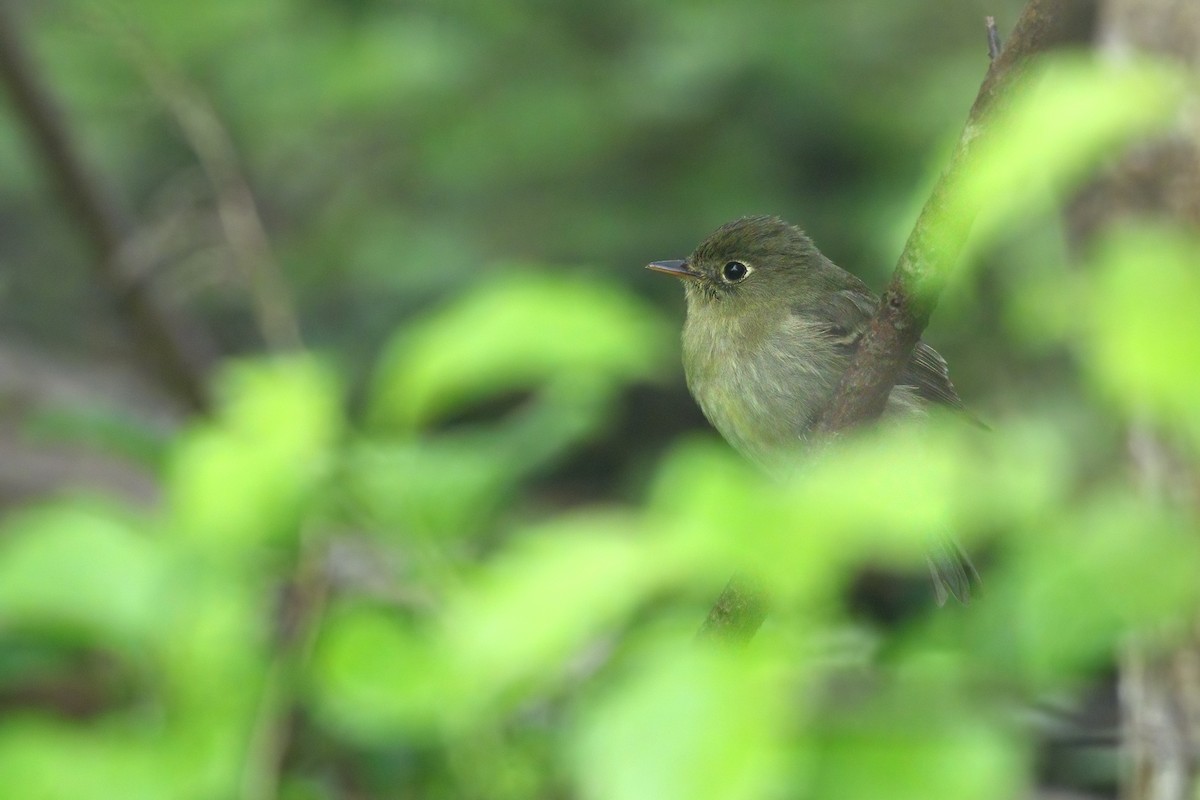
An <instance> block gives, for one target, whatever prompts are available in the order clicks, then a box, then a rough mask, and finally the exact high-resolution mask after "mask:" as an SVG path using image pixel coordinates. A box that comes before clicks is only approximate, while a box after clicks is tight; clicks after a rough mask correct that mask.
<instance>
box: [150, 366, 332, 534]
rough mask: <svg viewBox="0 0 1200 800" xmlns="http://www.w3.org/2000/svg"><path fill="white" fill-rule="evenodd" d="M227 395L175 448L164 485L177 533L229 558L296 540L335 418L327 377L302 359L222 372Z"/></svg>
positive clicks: (326, 457)
mask: <svg viewBox="0 0 1200 800" xmlns="http://www.w3.org/2000/svg"><path fill="white" fill-rule="evenodd" d="M225 396H226V400H225V403H224V405H223V407H222V409H221V411H220V413H219V415H218V417H217V420H216V421H215V422H213V423H209V424H204V425H200V426H198V427H197V428H195V429H193V430H192V431H191V432H190V433H189V434H187V435H186V436H185V437H184V439H183V441H182V442H181V444H180V445H179V446H178V447H177V448H176V450H175V453H174V455H173V458H172V461H171V465H170V470H169V476H168V487H167V489H168V494H169V497H170V501H171V511H172V515H173V516H172V519H173V523H172V524H173V525H174V526H175V527H176V529H177V530H179V531H180V532H182V533H184V534H185V535H186V536H187V537H188V538H190V539H191V540H192V541H194V542H199V543H204V544H205V545H206V546H209V547H211V548H213V549H214V552H218V551H224V552H226V553H229V554H232V553H236V552H238V551H239V550H240V549H241V548H243V547H247V546H251V545H254V544H256V543H260V542H262V541H264V540H268V539H270V538H272V537H275V536H284V535H294V533H295V527H294V526H295V523H296V522H297V519H298V514H299V513H300V509H301V507H302V506H303V505H304V504H305V503H306V502H308V501H309V500H310V499H311V497H312V494H313V491H314V490H315V489H316V488H317V486H318V485H319V482H320V480H321V479H322V478H323V477H324V474H325V471H326V470H327V469H328V467H329V463H328V462H329V459H330V447H331V446H332V444H333V443H334V439H335V437H337V436H338V434H339V433H340V427H341V414H340V409H339V398H338V394H337V391H336V388H335V384H334V381H333V380H332V378H331V376H330V375H329V374H328V373H327V372H326V371H325V370H323V369H322V368H320V367H319V366H317V365H316V364H315V363H313V362H311V361H307V360H303V359H294V360H288V361H276V362H270V363H263V364H255V365H251V364H244V365H240V366H238V367H236V368H234V369H232V370H231V371H230V372H228V373H227V374H226V376H225Z"/></svg>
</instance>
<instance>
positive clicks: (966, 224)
mask: <svg viewBox="0 0 1200 800" xmlns="http://www.w3.org/2000/svg"><path fill="white" fill-rule="evenodd" d="M1095 18H1096V3H1095V0H1029V2H1028V3H1026V5H1025V8H1024V9H1023V10H1022V11H1021V16H1020V17H1019V18H1018V20H1017V24H1016V26H1015V27H1014V28H1013V32H1012V35H1011V36H1010V37H1009V39H1008V41H1007V42H1006V43H1005V44H1004V46H1003V48H1002V49H1001V50H1000V53H999V55H998V56H996V57H994V58H992V59H991V63H990V66H989V67H988V71H987V74H986V75H985V77H984V80H983V85H982V86H980V88H979V93H978V95H977V96H976V97H975V102H974V103H973V104H972V106H971V110H970V112H969V113H968V115H967V121H966V124H965V125H964V127H963V131H962V134H961V135H960V136H959V140H958V143H957V145H956V146H955V148H954V152H953V154H952V155H951V158H950V164H949V166H948V167H947V168H946V170H945V172H943V173H942V175H941V177H940V178H939V179H938V182H937V184H936V185H935V186H934V188H933V192H932V194H931V195H930V197H929V199H928V200H927V201H926V202H925V206H924V207H923V208H922V210H921V213H920V215H919V216H918V218H917V222H916V224H915V225H914V227H913V230H912V233H911V234H909V237H908V242H907V243H906V244H905V246H904V251H903V252H902V253H901V254H900V260H899V263H897V265H896V269H895V272H894V273H893V274H892V280H891V283H890V284H889V285H888V287H887V290H886V291H885V292H884V294H883V298H882V299H881V301H880V304H879V308H878V309H877V310H876V312H875V316H874V317H873V318H872V320H871V324H870V327H869V328H868V329H867V332H866V334H865V335H864V336H863V338H862V341H861V343H860V344H859V348H858V351H857V352H856V353H855V356H854V358H853V360H852V361H851V363H850V367H849V369H847V370H846V372H845V373H844V374H843V375H842V379H841V381H840V382H839V384H838V387H837V390H836V392H835V393H834V397H833V400H832V401H831V402H830V404H829V406H828V407H827V408H826V409H825V411H824V413H823V414H822V415H821V417H820V418H819V419H818V421H817V424H816V426H815V432H816V434H817V436H830V435H834V434H836V433H838V432H839V431H842V430H846V429H848V428H852V427H854V426H856V425H860V424H862V423H864V422H869V421H870V420H873V419H875V418H876V417H878V416H879V415H880V414H881V413H883V409H884V406H885V405H886V403H887V398H888V394H889V393H890V392H891V390H892V388H893V387H894V386H895V385H896V381H897V379H898V378H899V377H900V373H901V371H902V370H903V369H904V366H905V365H906V364H907V363H908V360H909V358H910V357H911V356H912V351H913V348H914V347H915V346H916V344H917V340H919V339H920V338H921V333H922V332H923V331H924V330H925V326H926V325H928V324H929V318H930V316H931V315H932V314H933V310H934V308H935V307H936V306H937V301H938V296H939V295H940V294H941V292H942V289H943V288H944V287H945V284H946V279H947V277H948V276H949V274H950V271H951V269H952V268H953V267H954V264H955V262H956V261H957V260H958V258H959V256H960V255H961V254H962V251H963V247H964V246H965V245H966V241H967V235H968V233H969V232H970V229H971V225H972V223H973V222H974V220H975V217H976V216H977V215H978V212H979V209H978V208H971V207H968V206H965V205H964V204H962V203H961V202H960V200H959V198H960V197H961V196H962V194H961V193H959V192H956V191H955V188H956V185H957V184H958V182H959V181H960V180H962V176H963V175H964V174H965V173H966V172H967V171H968V170H970V169H971V166H972V164H971V161H972V158H971V156H972V151H973V149H974V148H973V145H974V144H975V142H976V141H977V140H978V139H979V137H981V136H983V135H985V133H986V127H987V118H988V116H989V115H990V114H992V113H993V112H994V111H995V109H996V108H997V107H999V106H1001V105H1002V104H1003V103H1004V101H1005V97H1006V95H1007V93H1008V90H1009V88H1010V87H1011V86H1012V85H1013V84H1014V83H1017V82H1018V81H1020V79H1021V77H1022V76H1023V75H1024V74H1025V73H1026V71H1027V70H1028V67H1029V66H1030V64H1031V63H1032V62H1033V61H1034V60H1035V59H1036V57H1037V56H1039V55H1041V54H1043V53H1045V52H1048V51H1050V50H1052V49H1055V48H1057V47H1061V46H1063V45H1069V44H1081V43H1086V42H1089V41H1090V40H1091V36H1092V31H1093V29H1094V26H1095ZM990 39H991V37H990V36H989V40H990ZM765 608H766V601H765V599H764V598H763V597H762V595H761V594H760V593H759V592H758V590H757V589H755V588H754V587H753V586H752V585H749V584H747V583H746V582H745V581H744V580H742V579H739V578H737V577H735V578H734V579H733V580H731V581H730V582H729V584H728V585H727V586H726V587H725V589H724V591H723V592H722V593H721V596H720V597H718V598H717V601H716V603H715V604H714V605H713V608H712V610H711V611H710V612H709V615H708V619H707V620H706V621H705V623H704V627H703V628H702V630H701V633H702V634H705V635H711V636H716V637H720V638H727V639H731V640H734V641H738V640H742V641H744V640H748V639H749V638H751V637H752V636H753V635H754V633H755V631H756V630H757V629H758V627H759V625H761V623H762V621H763V619H764V618H765V616H766V615H765Z"/></svg>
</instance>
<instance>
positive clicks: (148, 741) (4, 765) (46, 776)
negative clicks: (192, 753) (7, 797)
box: [0, 719, 193, 800]
mask: <svg viewBox="0 0 1200 800" xmlns="http://www.w3.org/2000/svg"><path fill="white" fill-rule="evenodd" d="M160 756H161V753H160V751H159V748H158V747H157V746H156V741H155V738H154V737H153V736H131V735H130V733H129V731H128V730H127V729H126V728H125V727H124V726H123V725H122V724H120V723H117V724H113V723H109V724H104V725H97V726H92V727H90V728H82V727H80V726H77V725H70V724H67V723H62V722H56V723H50V722H40V721H35V720H29V719H10V720H8V721H7V722H6V723H5V724H4V725H2V726H0V784H3V785H4V787H5V791H7V792H10V793H12V795H13V796H16V797H27V798H37V800H111V798H114V797H120V798H123V799H125V798H127V799H128V800H160V798H163V797H171V796H179V795H181V794H190V790H191V789H192V788H193V787H189V786H188V785H187V784H186V782H185V781H182V780H180V779H179V776H173V775H171V774H170V772H169V770H168V769H167V767H166V765H165V764H164V763H163V762H162V761H161V760H160Z"/></svg>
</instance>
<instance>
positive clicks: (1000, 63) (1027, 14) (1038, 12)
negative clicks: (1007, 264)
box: [816, 0, 1096, 434]
mask: <svg viewBox="0 0 1200 800" xmlns="http://www.w3.org/2000/svg"><path fill="white" fill-rule="evenodd" d="M1095 13H1096V8H1095V2H1094V0H1030V2H1029V3H1027V4H1026V5H1025V8H1024V10H1023V11H1022V12H1021V16H1020V18H1019V19H1018V20H1017V24H1016V27H1015V28H1014V29H1013V32H1012V35H1011V36H1010V37H1009V39H1008V42H1007V43H1006V44H1005V45H1004V48H1003V49H1002V50H1001V51H1000V56H999V57H998V58H996V59H995V60H993V61H992V62H991V66H990V67H989V68H988V71H987V75H986V76H985V78H984V80H983V85H982V86H981V87H980V88H979V94H978V95H977V96H976V98H975V103H974V104H973V105H972V106H971V111H970V113H968V115H967V122H966V125H965V126H964V127H963V132H962V135H961V136H960V137H959V140H958V144H957V145H956V146H955V148H954V153H953V154H952V155H951V158H950V164H949V166H948V167H947V168H946V171H945V172H943V173H942V176H941V177H940V178H939V179H938V182H937V184H936V185H935V186H934V188H933V193H932V194H931V195H930V197H929V199H928V200H927V201H926V202H925V206H924V208H922V209H921V214H920V216H919V217H918V218H917V222H916V225H915V226H914V227H913V230H912V233H911V234H909V237H908V242H907V243H906V244H905V246H904V251H903V252H902V253H901V254H900V260H899V263H897V265H896V270H895V272H894V273H893V274H892V280H891V283H889V284H888V287H887V289H886V290H885V291H884V294H883V298H882V300H881V301H880V304H879V308H878V310H876V312H875V316H874V318H873V319H872V320H871V325H870V327H869V328H868V330H867V333H866V334H865V335H864V336H863V339H862V342H861V344H860V345H859V348H858V352H857V353H856V354H855V357H854V359H853V360H852V361H851V363H850V367H849V369H847V370H846V372H845V373H844V374H843V375H842V379H841V382H840V383H839V384H838V388H837V391H836V392H835V394H834V397H833V401H832V402H831V403H830V404H829V407H828V408H827V409H826V410H825V413H824V414H822V415H821V418H820V419H819V420H818V421H817V425H816V431H817V433H818V434H833V433H836V432H838V431H841V430H845V429H847V428H850V427H853V426H855V425H858V424H860V423H863V422H867V421H869V420H872V419H874V418H876V417H878V416H879V415H880V414H881V413H883V409H884V406H885V405H886V403H887V398H888V394H889V393H890V392H891V390H892V387H894V386H895V385H896V380H897V379H898V378H899V377H900V372H901V371H902V370H903V369H904V366H905V365H906V364H907V363H908V360H909V358H910V357H911V356H912V351H913V347H915V346H916V344H917V340H918V339H920V338H921V333H922V332H923V331H924V330H925V326H926V325H928V324H929V318H930V316H931V315H932V314H933V310H934V308H935V307H936V306H937V301H938V297H939V295H940V294H941V292H942V289H943V288H944V287H945V285H946V278H947V277H948V276H949V274H950V271H951V269H953V267H954V264H955V262H956V261H958V258H959V256H960V255H961V254H962V251H963V247H964V246H965V245H966V241H967V235H968V233H969V232H970V229H971V224H972V223H973V222H974V220H975V217H976V216H977V215H978V213H979V208H972V207H969V206H966V205H965V204H964V203H963V202H961V197H962V195H961V193H958V192H956V191H955V188H956V185H957V184H958V182H959V181H960V180H962V177H963V175H964V174H965V173H966V172H967V171H968V170H969V169H970V168H971V155H972V151H973V149H974V148H973V145H974V144H975V142H976V141H977V140H978V139H979V137H980V136H983V135H985V133H986V120H987V117H988V116H989V115H990V114H991V113H992V112H993V111H995V109H996V108H997V107H999V106H1000V105H1002V104H1003V103H1004V101H1005V96H1006V94H1007V90H1008V89H1009V87H1011V86H1012V85H1013V84H1014V83H1016V82H1018V81H1019V80H1020V79H1021V77H1022V76H1023V75H1024V74H1025V72H1026V71H1027V69H1028V67H1029V65H1030V64H1031V63H1032V62H1033V60H1034V59H1035V57H1036V56H1038V55H1040V54H1042V53H1045V52H1047V51H1049V50H1052V49H1054V48H1056V47H1060V46H1063V45H1067V44H1074V43H1081V42H1086V41H1088V40H1089V39H1090V37H1091V32H1092V28H1093V25H1094V21H1095Z"/></svg>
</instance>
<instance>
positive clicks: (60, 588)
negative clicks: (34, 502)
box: [0, 504, 169, 647]
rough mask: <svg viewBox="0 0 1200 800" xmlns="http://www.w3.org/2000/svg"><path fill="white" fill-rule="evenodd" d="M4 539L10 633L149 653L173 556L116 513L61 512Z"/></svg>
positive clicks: (14, 522)
mask: <svg viewBox="0 0 1200 800" xmlns="http://www.w3.org/2000/svg"><path fill="white" fill-rule="evenodd" d="M5 529H6V530H5V532H4V533H3V535H0V617H2V618H3V619H4V620H5V622H6V624H7V625H10V626H18V627H23V626H40V627H49V628H51V629H65V630H67V631H76V632H82V633H84V634H85V635H87V636H89V637H95V638H96V639H97V640H100V641H110V642H113V643H117V644H120V645H122V646H126V647H131V646H137V645H144V644H145V643H146V641H147V637H148V636H150V634H151V633H153V632H155V631H156V630H157V629H158V626H159V625H160V624H161V623H162V621H163V619H164V613H165V611H166V609H165V606H164V600H165V592H166V591H167V588H168V586H167V582H166V581H167V577H168V573H167V566H168V563H169V562H168V559H167V555H166V553H165V552H164V550H163V547H162V543H161V542H160V541H158V540H156V539H154V538H152V537H151V536H150V535H149V532H148V530H146V529H145V527H143V526H142V525H139V524H136V523H135V522H134V521H133V520H132V519H131V518H128V517H124V516H122V515H120V514H118V513H116V512H115V511H113V510H106V509H104V508H102V507H99V506H91V507H89V506H84V505H82V504H76V505H67V504H62V505H59V506H55V507H48V508H44V509H40V510H36V511H29V512H26V513H25V514H23V515H20V516H17V517H14V518H11V519H9V520H8V521H7V522H6V523H5Z"/></svg>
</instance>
